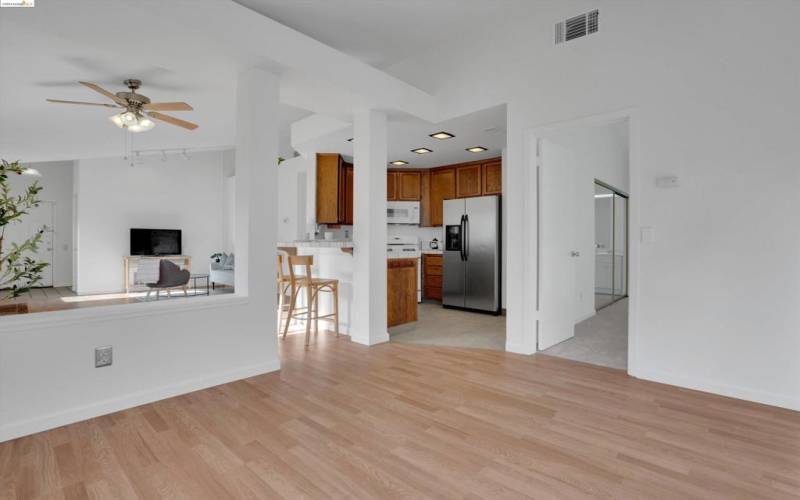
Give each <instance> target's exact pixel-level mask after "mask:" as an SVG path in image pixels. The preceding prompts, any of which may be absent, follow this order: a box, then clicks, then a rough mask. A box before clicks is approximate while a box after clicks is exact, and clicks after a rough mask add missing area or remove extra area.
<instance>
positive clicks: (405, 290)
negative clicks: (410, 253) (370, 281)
mask: <svg viewBox="0 0 800 500" xmlns="http://www.w3.org/2000/svg"><path fill="white" fill-rule="evenodd" d="M386 290H387V295H388V297H387V307H386V312H387V320H388V321H387V323H388V325H389V326H397V325H402V324H403V323H410V322H411V321H417V259H389V260H388V261H387V271H386Z"/></svg>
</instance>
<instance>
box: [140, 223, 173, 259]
mask: <svg viewBox="0 0 800 500" xmlns="http://www.w3.org/2000/svg"><path fill="white" fill-rule="evenodd" d="M182 253H183V251H182V249H181V230H180V229H135V228H132V229H131V255H181V254H182Z"/></svg>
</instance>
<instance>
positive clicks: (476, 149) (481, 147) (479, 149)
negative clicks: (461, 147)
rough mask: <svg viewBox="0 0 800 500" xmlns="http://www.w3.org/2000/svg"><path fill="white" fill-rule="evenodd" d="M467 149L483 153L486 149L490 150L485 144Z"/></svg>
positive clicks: (471, 151)
mask: <svg viewBox="0 0 800 500" xmlns="http://www.w3.org/2000/svg"><path fill="white" fill-rule="evenodd" d="M467 151H469V152H470V153H483V152H484V151H489V150H488V149H487V148H485V147H483V146H472V147H471V148H467Z"/></svg>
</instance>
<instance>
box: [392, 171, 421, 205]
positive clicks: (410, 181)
mask: <svg viewBox="0 0 800 500" xmlns="http://www.w3.org/2000/svg"><path fill="white" fill-rule="evenodd" d="M421 178H422V176H421V174H420V173H419V172H401V171H398V170H389V171H388V172H386V199H387V200H388V201H419V200H420V199H421V198H422V192H421Z"/></svg>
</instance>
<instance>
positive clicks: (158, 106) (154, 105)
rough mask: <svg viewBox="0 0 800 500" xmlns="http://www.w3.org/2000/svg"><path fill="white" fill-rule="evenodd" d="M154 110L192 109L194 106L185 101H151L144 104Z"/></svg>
mask: <svg viewBox="0 0 800 500" xmlns="http://www.w3.org/2000/svg"><path fill="white" fill-rule="evenodd" d="M142 108H143V109H146V110H152V111H192V110H193V109H194V108H193V107H191V106H189V105H188V104H186V103H185V102H151V103H148V104H145V105H143V106H142Z"/></svg>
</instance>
